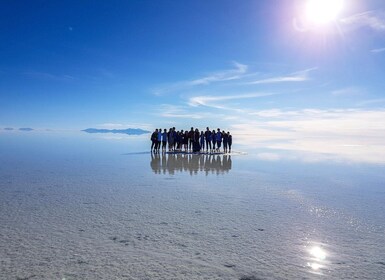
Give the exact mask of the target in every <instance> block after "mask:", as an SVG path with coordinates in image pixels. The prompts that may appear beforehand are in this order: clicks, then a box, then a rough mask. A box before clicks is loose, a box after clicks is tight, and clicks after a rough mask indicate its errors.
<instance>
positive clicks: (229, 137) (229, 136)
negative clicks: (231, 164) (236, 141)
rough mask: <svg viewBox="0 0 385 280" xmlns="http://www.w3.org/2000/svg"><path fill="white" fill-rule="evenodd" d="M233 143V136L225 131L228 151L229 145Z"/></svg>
mask: <svg viewBox="0 0 385 280" xmlns="http://www.w3.org/2000/svg"><path fill="white" fill-rule="evenodd" d="M232 144H233V136H231V135H230V132H229V131H228V132H227V145H228V146H229V153H231V145H232Z"/></svg>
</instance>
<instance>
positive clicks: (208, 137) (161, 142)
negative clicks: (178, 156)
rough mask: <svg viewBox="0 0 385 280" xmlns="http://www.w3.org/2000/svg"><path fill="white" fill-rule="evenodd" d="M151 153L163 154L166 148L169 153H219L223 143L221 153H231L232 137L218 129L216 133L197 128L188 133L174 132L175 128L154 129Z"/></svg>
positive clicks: (207, 129) (208, 129) (192, 128)
mask: <svg viewBox="0 0 385 280" xmlns="http://www.w3.org/2000/svg"><path fill="white" fill-rule="evenodd" d="M151 142H152V144H151V151H154V152H159V151H160V149H162V152H165V151H166V150H167V148H168V151H169V152H172V151H185V152H188V151H192V152H200V151H203V150H205V148H206V152H220V151H221V146H222V142H223V152H224V153H227V152H231V145H232V144H233V137H232V135H231V134H230V132H225V131H224V130H223V131H221V130H220V129H219V128H218V129H217V131H215V130H212V131H211V130H210V128H208V127H207V128H206V131H205V132H203V131H200V132H199V129H198V128H195V130H194V127H191V129H190V131H187V130H186V131H183V129H182V130H180V131H176V130H175V127H172V128H170V129H169V130H168V131H167V129H163V130H162V129H161V128H160V129H155V131H154V132H153V133H152V134H151Z"/></svg>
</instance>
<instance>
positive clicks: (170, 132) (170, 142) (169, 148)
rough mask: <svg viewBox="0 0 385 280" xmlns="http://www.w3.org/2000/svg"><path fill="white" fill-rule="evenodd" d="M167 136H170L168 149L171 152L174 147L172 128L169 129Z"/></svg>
mask: <svg viewBox="0 0 385 280" xmlns="http://www.w3.org/2000/svg"><path fill="white" fill-rule="evenodd" d="M167 137H168V151H169V152H171V151H172V150H173V148H174V133H173V131H172V128H170V129H169V130H168V133H167Z"/></svg>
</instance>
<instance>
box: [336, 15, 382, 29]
mask: <svg viewBox="0 0 385 280" xmlns="http://www.w3.org/2000/svg"><path fill="white" fill-rule="evenodd" d="M340 22H341V23H343V24H346V25H350V26H353V27H356V28H359V27H363V26H366V27H369V28H371V29H373V30H376V31H385V14H384V12H382V11H368V12H364V13H359V14H355V15H352V16H349V17H346V18H343V19H340Z"/></svg>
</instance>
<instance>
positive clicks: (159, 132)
mask: <svg viewBox="0 0 385 280" xmlns="http://www.w3.org/2000/svg"><path fill="white" fill-rule="evenodd" d="M157 142H158V143H157V145H156V150H157V152H159V150H160V144H161V143H162V129H161V128H159V130H158V135H157Z"/></svg>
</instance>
